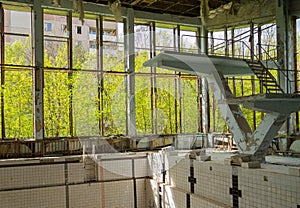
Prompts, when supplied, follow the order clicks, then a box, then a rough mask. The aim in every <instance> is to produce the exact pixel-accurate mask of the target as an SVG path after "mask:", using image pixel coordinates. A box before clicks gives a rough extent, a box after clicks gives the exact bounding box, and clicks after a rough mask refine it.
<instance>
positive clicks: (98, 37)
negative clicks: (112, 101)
mask: <svg viewBox="0 0 300 208" xmlns="http://www.w3.org/2000/svg"><path fill="white" fill-rule="evenodd" d="M96 28H97V30H96V31H97V34H96V42H97V70H98V71H99V73H98V74H97V80H98V103H97V105H98V112H101V113H100V116H99V120H98V122H99V124H98V127H99V135H101V136H103V135H104V133H105V132H104V122H103V110H104V101H103V93H104V82H103V18H102V16H100V17H99V18H97V20H96Z"/></svg>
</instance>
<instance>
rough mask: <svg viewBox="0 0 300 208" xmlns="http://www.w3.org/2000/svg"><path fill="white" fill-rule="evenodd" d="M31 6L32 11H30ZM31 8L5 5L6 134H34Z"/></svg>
mask: <svg viewBox="0 0 300 208" xmlns="http://www.w3.org/2000/svg"><path fill="white" fill-rule="evenodd" d="M26 10H28V12H26ZM30 17H31V12H30V8H24V9H23V11H16V10H6V9H5V8H4V18H5V19H10V21H4V40H3V42H4V45H3V46H2V47H4V51H5V53H4V54H1V56H3V58H4V63H1V64H2V67H1V83H3V91H1V94H2V95H3V99H2V100H1V121H2V122H1V124H2V125H1V128H2V129H1V130H2V138H31V137H32V136H33V128H32V126H33V111H32V109H33V105H32V104H33V100H32V51H31V48H32V43H31V18H30Z"/></svg>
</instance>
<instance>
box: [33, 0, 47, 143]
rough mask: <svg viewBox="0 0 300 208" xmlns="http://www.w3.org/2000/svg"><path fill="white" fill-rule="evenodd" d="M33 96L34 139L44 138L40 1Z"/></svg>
mask: <svg viewBox="0 0 300 208" xmlns="http://www.w3.org/2000/svg"><path fill="white" fill-rule="evenodd" d="M33 15H34V18H33V49H34V70H33V94H34V138H35V139H43V138H44V109H43V103H44V102H43V98H44V92H43V91H44V40H43V35H44V34H43V32H44V31H43V29H44V17H43V8H42V5H41V1H40V0H34V1H33Z"/></svg>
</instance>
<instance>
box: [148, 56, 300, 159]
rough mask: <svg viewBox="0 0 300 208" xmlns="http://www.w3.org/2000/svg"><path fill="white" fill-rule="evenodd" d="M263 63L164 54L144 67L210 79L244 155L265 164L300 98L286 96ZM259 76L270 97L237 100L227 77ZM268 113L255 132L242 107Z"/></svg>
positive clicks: (267, 95)
mask: <svg viewBox="0 0 300 208" xmlns="http://www.w3.org/2000/svg"><path fill="white" fill-rule="evenodd" d="M266 65H269V66H270V63H264V62H262V61H251V60H244V59H237V58H227V57H217V56H207V55H200V54H190V53H179V52H169V51H168V52H162V53H160V54H159V55H158V56H156V57H154V58H152V59H150V60H148V61H146V62H145V63H144V66H148V67H150V66H152V67H160V68H165V69H170V70H174V71H178V72H184V73H188V74H192V75H197V76H202V77H206V79H207V82H208V85H209V86H210V88H211V89H212V92H213V93H214V96H215V98H216V102H217V103H218V106H219V108H220V111H221V112H222V115H223V118H224V120H225V121H226V123H227V125H228V127H229V129H230V131H231V133H232V135H233V139H234V141H235V143H236V145H237V147H238V149H239V152H240V153H242V154H250V155H252V158H253V159H254V160H259V161H262V160H264V156H265V153H266V150H267V148H268V147H269V144H270V143H271V141H272V140H273V138H274V137H275V136H276V134H277V132H278V130H279V129H280V128H281V126H282V125H283V123H284V122H285V121H286V120H287V118H288V117H289V115H290V114H291V113H293V112H296V111H299V110H300V96H299V95H292V94H285V93H284V91H283V90H282V89H281V88H280V86H279V85H278V84H277V82H276V79H275V78H274V77H273V76H272V74H271V73H270V72H268V69H267V68H266ZM254 75H255V76H257V77H258V79H259V80H260V81H261V83H262V85H263V86H264V87H266V89H267V92H268V94H261V95H254V96H248V97H238V98H237V97H235V96H234V95H233V94H232V92H231V90H230V88H229V86H228V83H227V81H226V79H225V77H226V76H254ZM240 104H242V105H243V106H244V107H245V108H248V109H251V110H256V111H261V112H265V116H264V118H263V119H262V121H261V123H260V124H259V126H258V127H257V128H256V130H255V131H252V130H251V128H250V126H249V123H248V121H247V120H246V118H245V116H244V114H243V112H242V110H241V108H240Z"/></svg>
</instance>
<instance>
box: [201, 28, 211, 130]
mask: <svg viewBox="0 0 300 208" xmlns="http://www.w3.org/2000/svg"><path fill="white" fill-rule="evenodd" d="M200 53H201V54H207V53H208V32H207V29H206V27H205V26H202V27H201V28H200ZM201 86H202V92H201V93H202V98H201V99H202V100H201V103H202V111H201V112H202V119H201V120H202V128H203V133H208V132H209V129H210V115H209V88H208V82H207V80H206V78H205V77H202V78H201Z"/></svg>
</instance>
